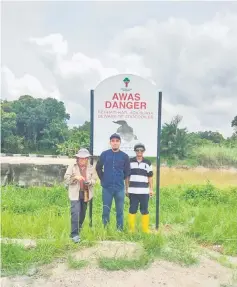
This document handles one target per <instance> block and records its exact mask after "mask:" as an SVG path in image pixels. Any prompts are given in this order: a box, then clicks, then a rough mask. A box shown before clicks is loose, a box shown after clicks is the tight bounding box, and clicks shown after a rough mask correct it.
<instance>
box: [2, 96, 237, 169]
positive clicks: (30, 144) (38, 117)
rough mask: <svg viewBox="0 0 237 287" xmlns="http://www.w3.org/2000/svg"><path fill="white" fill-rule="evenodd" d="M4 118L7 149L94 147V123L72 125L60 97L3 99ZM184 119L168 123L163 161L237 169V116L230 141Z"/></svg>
mask: <svg viewBox="0 0 237 287" xmlns="http://www.w3.org/2000/svg"><path fill="white" fill-rule="evenodd" d="M1 118H2V127H1V130H2V137H1V149H2V152H5V153H23V154H24V153H37V154H61V155H68V156H73V155H74V154H75V152H76V151H77V150H78V149H79V148H80V147H85V148H88V147H89V145H90V123H89V122H88V121H86V122H85V123H84V124H83V125H81V126H78V127H74V128H72V129H69V127H68V124H67V121H68V120H69V119H70V115H69V114H67V113H66V108H65V105H64V103H63V102H61V101H58V100H56V99H52V98H47V99H40V98H34V97H32V96H28V95H25V96H21V97H20V98H19V99H18V100H15V101H2V102H1ZM181 121H182V116H179V115H177V116H175V117H174V118H173V119H172V120H171V121H170V122H169V123H164V124H163V126H162V134H161V161H162V163H165V164H167V165H191V166H196V165H203V166H206V167H221V166H234V167H237V159H236V157H237V152H236V151H237V116H236V117H235V118H234V119H233V120H232V122H231V123H230V125H231V126H232V127H233V135H232V136H231V137H229V138H227V139H225V138H224V137H223V136H222V134H220V133H219V132H216V131H199V132H189V131H188V130H187V128H180V124H181ZM153 160H154V159H153Z"/></svg>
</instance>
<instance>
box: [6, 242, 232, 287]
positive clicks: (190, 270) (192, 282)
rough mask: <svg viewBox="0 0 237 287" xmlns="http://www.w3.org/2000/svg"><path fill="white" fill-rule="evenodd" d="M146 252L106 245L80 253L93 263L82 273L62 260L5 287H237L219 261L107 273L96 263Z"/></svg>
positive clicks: (8, 279)
mask: <svg viewBox="0 0 237 287" xmlns="http://www.w3.org/2000/svg"><path fill="white" fill-rule="evenodd" d="M141 252H142V250H141V247H140V246H136V244H134V243H129V244H125V243H124V244H122V245H121V242H120V243H119V242H113V243H110V244H109V242H106V241H105V242H102V243H101V244H100V245H99V246H98V247H90V248H86V249H82V250H79V251H76V252H74V253H73V254H72V256H73V257H74V258H75V259H77V260H83V259H87V260H88V261H89V262H90V264H89V266H87V267H84V268H82V269H79V270H75V269H70V268H69V267H68V263H67V261H63V260H61V259H59V260H57V261H55V262H53V263H51V264H49V265H46V266H42V267H40V268H39V269H37V271H36V269H35V270H34V269H33V270H31V272H32V274H29V275H28V276H16V277H3V278H1V286H2V287H23V286H24V287H40V286H45V287H144V286H148V287H149V286H151V287H152V286H157V287H158V286H165V287H200V286H201V287H237V281H235V283H234V279H235V280H236V279H237V278H236V275H237V274H236V273H235V272H234V270H233V269H230V268H226V267H224V266H222V265H220V264H219V263H218V262H216V261H215V260H211V259H209V258H207V257H204V256H201V257H200V262H199V263H198V264H197V265H195V266H192V267H181V266H180V265H178V264H174V263H171V262H166V261H163V260H162V261H160V260H157V261H155V262H154V263H153V264H152V265H151V266H150V267H149V268H147V269H143V270H128V271H106V270H103V269H100V268H99V267H98V266H97V264H96V262H97V261H96V259H97V258H99V257H104V256H106V257H109V258H119V257H124V254H126V255H127V256H128V257H129V258H134V255H135V254H138V253H140V254H141Z"/></svg>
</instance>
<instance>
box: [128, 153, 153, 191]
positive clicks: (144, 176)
mask: <svg viewBox="0 0 237 287" xmlns="http://www.w3.org/2000/svg"><path fill="white" fill-rule="evenodd" d="M130 168H131V173H130V181H129V188H128V192H129V193H135V194H149V184H148V177H152V176H153V170H152V164H151V162H150V161H149V160H148V159H145V158H143V160H142V161H141V162H138V161H137V158H136V157H134V158H132V159H130Z"/></svg>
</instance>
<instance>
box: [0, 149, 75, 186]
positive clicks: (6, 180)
mask: <svg viewBox="0 0 237 287" xmlns="http://www.w3.org/2000/svg"><path fill="white" fill-rule="evenodd" d="M0 159H1V185H6V184H15V185H19V186H43V185H45V186H52V185H55V184H59V183H62V182H63V177H64V174H65V171H66V169H67V166H68V165H69V164H71V163H74V162H75V159H70V158H68V157H56V158H54V157H52V156H43V157H36V156H31V155H29V156H21V155H11V156H7V155H5V154H1V157H0Z"/></svg>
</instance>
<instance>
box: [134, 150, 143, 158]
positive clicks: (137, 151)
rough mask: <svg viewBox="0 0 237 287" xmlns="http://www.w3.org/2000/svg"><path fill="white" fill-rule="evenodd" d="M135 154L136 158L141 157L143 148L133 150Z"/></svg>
mask: <svg viewBox="0 0 237 287" xmlns="http://www.w3.org/2000/svg"><path fill="white" fill-rule="evenodd" d="M135 152H136V156H137V157H143V154H144V149H143V148H137V149H136V150H135Z"/></svg>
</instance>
